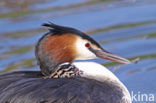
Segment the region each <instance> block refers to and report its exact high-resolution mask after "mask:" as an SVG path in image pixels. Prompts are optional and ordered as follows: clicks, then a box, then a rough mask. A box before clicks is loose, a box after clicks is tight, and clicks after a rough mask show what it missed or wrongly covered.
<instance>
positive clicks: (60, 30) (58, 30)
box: [42, 22, 102, 49]
mask: <svg viewBox="0 0 156 103" xmlns="http://www.w3.org/2000/svg"><path fill="white" fill-rule="evenodd" d="M42 26H45V27H49V28H50V29H49V31H50V33H52V34H53V35H61V34H64V33H71V34H73V35H78V36H80V37H82V38H83V39H86V40H88V41H90V42H91V43H93V44H95V45H97V46H98V47H99V48H101V46H100V45H99V44H98V43H97V42H96V41H95V40H94V39H92V38H91V37H89V36H88V35H87V34H85V33H83V32H81V31H80V30H77V29H74V28H71V27H66V26H60V25H56V24H54V23H51V22H49V23H44V24H42ZM101 49H102V48H101Z"/></svg>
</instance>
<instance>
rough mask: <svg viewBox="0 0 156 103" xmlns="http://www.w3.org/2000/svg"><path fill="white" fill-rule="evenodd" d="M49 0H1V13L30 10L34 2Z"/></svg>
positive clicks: (39, 2) (40, 2)
mask: <svg viewBox="0 0 156 103" xmlns="http://www.w3.org/2000/svg"><path fill="white" fill-rule="evenodd" d="M45 2H48V0H1V1H0V5H1V9H0V13H6V12H19V11H28V10H30V9H29V8H30V6H32V5H34V4H42V3H45Z"/></svg>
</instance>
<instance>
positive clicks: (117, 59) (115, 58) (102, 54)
mask: <svg viewBox="0 0 156 103" xmlns="http://www.w3.org/2000/svg"><path fill="white" fill-rule="evenodd" d="M89 50H90V51H92V52H93V53H94V54H95V55H96V56H97V57H99V58H102V59H107V60H111V61H115V62H118V63H124V64H131V61H129V60H128V59H125V58H123V57H120V56H117V55H115V54H112V53H110V52H107V51H105V50H96V49H93V48H91V47H90V48H89Z"/></svg>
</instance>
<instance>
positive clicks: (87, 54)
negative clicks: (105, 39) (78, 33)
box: [76, 38, 96, 60]
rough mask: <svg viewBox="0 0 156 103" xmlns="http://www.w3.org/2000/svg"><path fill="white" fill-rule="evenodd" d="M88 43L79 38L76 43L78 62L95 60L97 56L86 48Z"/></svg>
mask: <svg viewBox="0 0 156 103" xmlns="http://www.w3.org/2000/svg"><path fill="white" fill-rule="evenodd" d="M86 43H87V41H85V40H83V39H81V38H78V39H77V41H76V51H77V58H76V60H86V59H94V58H96V55H95V54H93V53H92V52H91V51H90V50H88V48H87V47H85V44H86Z"/></svg>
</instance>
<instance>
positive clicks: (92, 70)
mask: <svg viewBox="0 0 156 103" xmlns="http://www.w3.org/2000/svg"><path fill="white" fill-rule="evenodd" d="M73 64H74V65H75V66H76V67H77V68H78V69H79V70H81V71H83V74H82V75H81V76H82V77H86V78H89V79H95V80H97V81H100V82H107V83H113V84H114V85H117V86H118V87H120V88H121V89H122V91H123V93H124V95H125V96H124V97H123V99H124V100H126V101H129V102H126V103H131V102H130V101H131V99H130V94H129V92H128V90H127V88H126V87H125V86H124V84H123V83H122V82H121V81H120V80H119V79H118V78H117V77H116V76H115V75H114V74H113V73H112V72H111V71H109V70H108V69H107V68H106V67H104V66H102V65H100V64H98V63H95V62H74V63H73Z"/></svg>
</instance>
